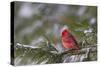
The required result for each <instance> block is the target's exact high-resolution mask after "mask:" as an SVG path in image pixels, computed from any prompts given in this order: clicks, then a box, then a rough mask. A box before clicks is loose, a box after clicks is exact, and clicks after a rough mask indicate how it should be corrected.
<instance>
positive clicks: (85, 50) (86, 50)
mask: <svg viewBox="0 0 100 67" xmlns="http://www.w3.org/2000/svg"><path fill="white" fill-rule="evenodd" d="M96 51H97V45H94V46H90V47H86V48H82V49H80V50H69V51H65V52H63V53H61V55H65V54H67V55H79V54H86V53H89V52H96Z"/></svg>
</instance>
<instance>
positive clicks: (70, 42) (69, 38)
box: [61, 27, 80, 50]
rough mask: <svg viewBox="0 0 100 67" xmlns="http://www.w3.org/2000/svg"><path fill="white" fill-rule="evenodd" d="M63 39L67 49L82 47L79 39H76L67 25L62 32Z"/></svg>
mask: <svg viewBox="0 0 100 67" xmlns="http://www.w3.org/2000/svg"><path fill="white" fill-rule="evenodd" d="M61 41H62V44H63V46H64V48H67V49H75V50H78V49H80V47H79V45H78V43H77V41H76V40H75V38H74V36H73V35H72V34H71V33H70V32H69V30H68V28H67V27H64V28H63V29H62V32H61Z"/></svg>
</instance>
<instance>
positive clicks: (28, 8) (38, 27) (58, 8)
mask: <svg viewBox="0 0 100 67" xmlns="http://www.w3.org/2000/svg"><path fill="white" fill-rule="evenodd" d="M14 10H15V13H14V45H15V46H16V45H17V43H20V44H24V45H28V46H35V47H36V46H40V45H42V44H44V42H50V43H51V44H52V45H53V46H54V47H55V48H56V49H57V50H58V51H59V52H63V51H64V50H65V49H64V48H63V46H62V43H61V38H60V37H61V29H62V27H64V26H67V27H68V28H69V30H70V32H71V33H72V34H73V35H74V37H75V39H76V40H77V42H78V43H79V44H80V46H81V47H83V48H84V47H88V46H93V45H96V44H97V7H96V6H82V5H64V4H48V3H31V2H15V4H14ZM26 53H28V55H27V54H26ZM32 57H33V56H32V54H31V52H30V51H29V49H27V48H24V47H20V48H19V47H15V64H16V65H26V64H35V63H34V62H33V59H32ZM88 60H89V61H92V60H97V52H94V53H91V55H90V58H89V59H88ZM52 63H55V62H52Z"/></svg>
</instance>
